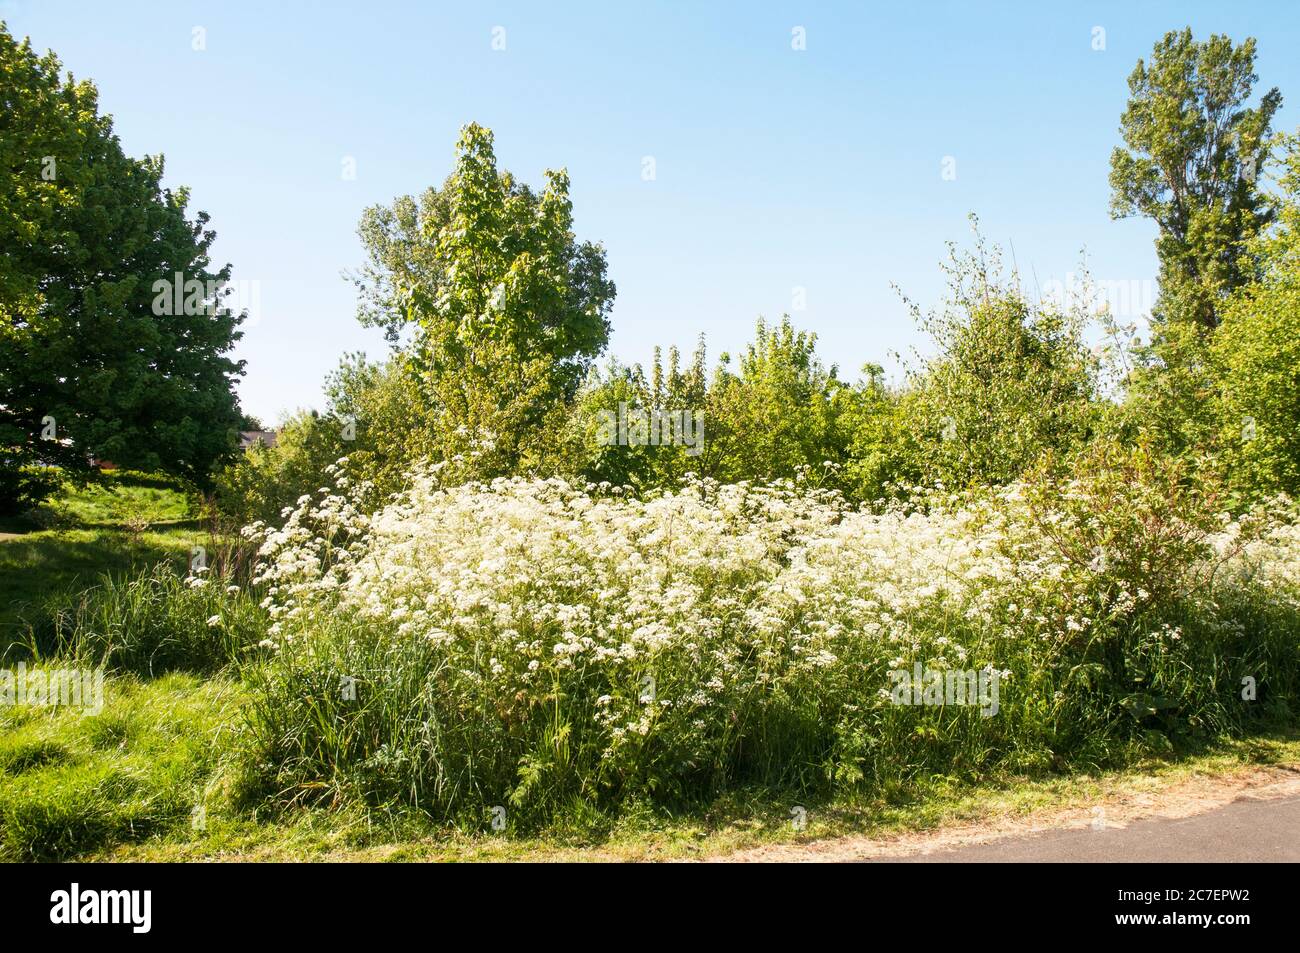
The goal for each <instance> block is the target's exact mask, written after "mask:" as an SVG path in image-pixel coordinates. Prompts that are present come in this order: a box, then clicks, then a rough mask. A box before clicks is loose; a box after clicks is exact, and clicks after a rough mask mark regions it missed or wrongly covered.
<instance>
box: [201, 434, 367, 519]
mask: <svg viewBox="0 0 1300 953" xmlns="http://www.w3.org/2000/svg"><path fill="white" fill-rule="evenodd" d="M345 426H346V422H345V421H342V420H340V419H339V418H337V417H335V416H333V415H330V414H325V415H321V414H318V413H316V412H314V411H310V412H309V411H300V412H299V413H297V414H295V415H293V416H292V417H290V418H289V419H288V420H286V421H285V422H284V424H283V425H282V426H281V427H280V429H279V430H278V431H277V432H276V439H275V445H274V446H272V447H268V446H265V445H262V444H255V445H253V446H251V447H249V448H248V450H246V451H245V452H244V455H243V457H242V458H240V459H238V460H236V461H235V462H234V463H232V464H231V465H230V466H228V467H226V468H225V469H224V470H222V471H221V473H220V474H219V475H218V476H217V480H216V501H217V506H218V508H219V510H220V511H221V514H222V515H223V517H225V519H226V524H227V528H228V529H238V528H239V527H240V526H244V525H246V524H248V523H252V522H253V521H255V520H261V521H263V522H264V523H278V522H279V521H280V520H281V519H282V513H283V511H284V510H285V508H286V507H291V506H293V505H294V504H295V503H296V502H297V501H298V498H299V497H301V496H302V495H303V494H307V493H312V492H313V491H315V490H316V489H317V487H319V486H320V484H321V480H322V479H323V478H324V475H325V468H326V467H328V466H329V465H330V464H332V463H334V462H336V461H337V460H338V459H339V458H340V457H342V456H344V454H346V452H347V448H348V444H347V442H346V441H344V440H343V434H344V427H345Z"/></svg>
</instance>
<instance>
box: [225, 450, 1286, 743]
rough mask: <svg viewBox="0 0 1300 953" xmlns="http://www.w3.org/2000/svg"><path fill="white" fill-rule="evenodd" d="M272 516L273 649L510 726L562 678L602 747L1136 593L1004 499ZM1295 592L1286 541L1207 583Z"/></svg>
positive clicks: (1020, 635)
mask: <svg viewBox="0 0 1300 953" xmlns="http://www.w3.org/2000/svg"><path fill="white" fill-rule="evenodd" d="M356 489H357V490H358V493H357V494H356V495H357V496H358V497H359V495H360V493H359V491H360V488H356ZM286 517H287V518H286V522H285V524H284V526H283V527H281V528H279V529H267V528H265V527H260V526H255V527H250V528H249V529H248V530H247V531H246V532H247V533H248V534H249V535H250V536H254V537H257V538H258V539H260V540H261V549H260V558H261V562H260V569H259V577H258V579H257V581H258V582H259V583H261V584H265V585H266V586H268V590H267V591H268V595H267V600H266V605H267V606H268V608H269V609H270V611H271V613H272V615H273V617H274V619H275V625H274V627H273V629H272V631H271V632H269V633H268V635H269V636H270V637H271V638H272V639H275V640H279V641H283V640H284V639H293V638H297V637H301V635H302V633H304V632H308V631H311V628H312V627H313V626H315V625H319V624H323V620H328V619H331V618H334V619H337V618H348V619H352V620H356V621H359V622H360V623H362V624H364V625H367V626H373V627H375V628H376V629H378V630H380V631H382V632H387V633H390V634H391V637H394V638H412V639H425V640H429V641H430V642H431V643H433V644H435V645H436V646H439V647H445V649H446V650H447V652H448V658H449V659H455V662H454V663H453V664H455V665H457V666H460V668H461V672H462V674H464V675H466V676H467V677H469V678H471V679H476V680H478V682H480V683H481V682H484V681H487V682H494V683H496V684H495V686H494V687H495V690H496V694H497V696H498V697H500V698H502V699H505V701H503V702H501V705H502V706H503V707H502V711H503V713H506V714H503V717H506V716H507V714H508V711H509V709H510V706H512V705H515V704H516V701H514V700H515V699H518V698H522V697H526V696H528V695H530V694H533V695H536V694H538V693H541V692H543V691H544V690H546V689H547V688H548V686H552V685H553V684H555V683H556V681H557V680H561V679H570V680H578V681H582V680H586V682H585V683H586V684H588V685H589V687H590V689H591V694H590V714H591V717H592V718H594V719H596V721H597V722H598V723H599V724H601V725H602V726H603V727H604V728H605V729H607V730H608V731H609V732H610V734H611V737H612V738H613V739H614V742H615V743H617V742H619V741H620V740H621V739H625V738H630V737H633V736H645V735H646V734H647V733H648V732H649V731H650V729H651V728H652V727H653V726H655V725H656V724H657V723H658V722H659V721H661V720H662V719H664V718H667V717H670V716H671V717H680V718H682V719H686V722H684V723H686V724H694V723H695V719H698V718H699V717H701V716H703V715H704V714H706V710H707V709H709V708H714V709H717V708H718V707H722V708H725V707H726V706H727V705H728V704H731V703H733V702H735V700H736V699H737V698H738V697H741V696H743V695H744V694H745V693H747V692H753V691H763V690H770V689H771V688H772V686H773V685H774V684H776V683H778V682H781V681H782V680H787V679H792V678H796V679H797V678H803V679H819V678H828V677H830V676H831V673H832V672H833V671H835V670H836V669H837V667H842V666H849V665H851V666H855V667H856V669H857V670H858V671H859V672H861V670H862V669H863V668H864V666H866V665H868V664H869V663H868V661H866V660H869V659H873V660H877V661H878V663H879V671H880V672H881V673H882V674H881V677H882V678H883V672H884V671H886V670H887V669H891V668H892V669H896V668H901V667H904V666H906V665H910V664H911V663H912V661H914V660H918V659H919V660H922V661H924V662H925V663H926V664H928V665H938V666H942V665H945V664H948V665H952V666H954V667H961V666H964V667H975V666H980V665H988V664H991V663H993V662H995V661H997V660H996V659H994V658H991V657H989V654H988V648H987V647H988V646H989V645H995V644H997V642H998V641H999V640H1002V639H1022V640H1023V639H1042V640H1047V641H1048V642H1049V643H1050V642H1051V641H1053V640H1058V641H1062V640H1070V639H1073V638H1076V637H1078V635H1079V634H1080V633H1085V632H1087V631H1089V630H1090V629H1091V628H1092V627H1093V626H1095V625H1097V624H1099V623H1101V622H1103V621H1106V620H1113V619H1114V618H1117V617H1123V616H1125V615H1126V614H1129V613H1133V612H1136V611H1137V610H1138V609H1139V608H1140V607H1141V606H1142V605H1143V600H1144V599H1146V598H1147V596H1148V593H1147V592H1146V590H1145V589H1144V588H1143V587H1142V586H1141V585H1139V584H1135V583H1133V581H1132V580H1127V581H1126V580H1122V579H1119V580H1116V579H1111V578H1109V577H1107V575H1106V573H1107V568H1106V567H1107V566H1108V565H1109V564H1110V562H1108V560H1107V559H1105V558H1102V557H1101V556H1096V557H1094V558H1091V559H1089V560H1087V561H1083V562H1082V563H1080V562H1079V561H1078V560H1074V561H1072V560H1071V559H1070V558H1069V557H1068V554H1067V553H1063V552H1062V551H1061V549H1060V547H1059V546H1056V545H1054V543H1053V538H1052V532H1051V527H1048V528H1047V529H1046V530H1043V529H1040V528H1036V527H1038V526H1039V523H1036V522H1035V521H1034V520H1032V519H1030V518H1029V517H1028V516H1027V514H1026V504H1024V502H1023V500H1022V498H1021V494H1020V491H1019V489H1018V488H1016V487H1012V488H1010V489H1008V490H1006V491H1004V492H1001V493H999V494H996V495H994V496H992V497H989V498H987V499H985V500H984V502H982V503H980V504H971V505H966V506H955V505H949V506H947V507H945V505H943V504H942V503H940V502H936V501H931V502H930V504H929V506H928V507H927V508H926V510H925V511H924V512H922V511H921V510H918V509H908V508H904V507H897V508H893V509H889V510H887V511H885V512H883V513H873V512H867V511H854V510H851V509H849V508H847V507H846V506H845V505H844V504H843V502H842V501H841V500H840V499H839V498H838V497H836V496H835V495H834V494H831V493H829V492H822V491H812V490H807V489H800V488H796V487H794V486H792V485H790V484H776V485H772V486H759V485H752V484H747V483H740V484H733V485H719V484H717V483H714V482H711V481H707V480H693V481H691V482H689V483H687V484H686V485H685V486H683V487H682V488H681V489H680V490H678V491H676V492H670V493H664V494H662V495H659V496H655V497H653V498H649V499H635V498H632V497H630V496H628V495H626V494H623V493H621V492H619V491H617V490H616V489H614V488H610V487H608V486H601V487H577V486H573V485H571V484H569V483H566V482H564V481H562V480H558V479H551V480H529V479H524V478H512V479H500V480H497V481H494V482H492V483H489V484H481V483H480V484H469V485H464V486H459V487H454V488H444V487H442V486H441V485H440V484H439V480H438V475H437V473H436V472H427V473H425V474H422V475H419V476H417V477H416V478H415V479H414V481H413V485H412V486H411V488H410V490H409V491H408V492H406V493H405V494H403V495H402V496H401V497H399V498H398V499H396V500H395V501H394V502H393V503H391V504H390V505H389V506H387V507H386V508H384V509H382V510H380V511H379V512H377V513H375V514H373V515H371V516H366V515H363V514H362V513H361V512H360V511H359V510H358V509H357V507H356V506H355V505H354V503H353V502H352V495H350V493H349V491H348V490H347V489H346V488H343V489H342V490H340V491H337V492H335V491H330V490H329V489H325V490H323V491H322V492H321V493H320V494H318V498H311V497H303V498H302V500H300V501H299V506H298V507H297V508H296V509H294V510H293V511H292V512H289V513H287V514H286ZM1040 522H1041V521H1040ZM1234 533H1235V528H1234V527H1233V526H1232V525H1228V526H1227V527H1225V530H1224V537H1223V538H1222V539H1220V540H1219V541H1218V545H1219V550H1220V551H1222V552H1227V551H1230V550H1232V545H1231V542H1230V540H1231V539H1232V538H1233V534H1234ZM1209 549H1210V550H1211V552H1213V551H1214V550H1213V547H1209ZM1298 579H1300V528H1297V527H1296V526H1295V525H1290V526H1285V527H1283V528H1281V529H1279V530H1277V531H1276V532H1274V533H1273V534H1272V536H1270V537H1268V538H1267V539H1264V540H1260V541H1258V542H1255V543H1251V544H1250V545H1248V546H1246V547H1245V549H1244V550H1242V551H1241V552H1240V553H1237V554H1236V555H1234V557H1233V560H1232V563H1231V566H1230V567H1229V568H1228V569H1227V570H1225V571H1224V572H1222V574H1221V581H1222V583H1223V584H1225V585H1260V584H1266V585H1270V586H1275V587H1277V589H1278V591H1279V592H1280V593H1283V594H1284V597H1285V598H1287V599H1291V600H1294V597H1295V583H1296V580H1298ZM1093 580H1096V582H1095V584H1094V582H1093ZM1167 631H1168V632H1169V633H1170V635H1169V637H1170V638H1172V639H1176V638H1178V637H1179V635H1178V634H1175V633H1176V631H1177V630H1174V629H1169V630H1167ZM977 644H978V647H977ZM647 683H648V684H650V685H653V686H654V688H652V689H650V690H647ZM881 687H883V684H882V686H881ZM875 695H876V692H875V689H874V688H873V689H872V691H871V692H870V693H868V694H867V695H865V696H862V697H859V698H857V699H855V700H854V703H855V704H856V703H858V702H860V703H862V704H871V703H872V698H873V697H874V696H875Z"/></svg>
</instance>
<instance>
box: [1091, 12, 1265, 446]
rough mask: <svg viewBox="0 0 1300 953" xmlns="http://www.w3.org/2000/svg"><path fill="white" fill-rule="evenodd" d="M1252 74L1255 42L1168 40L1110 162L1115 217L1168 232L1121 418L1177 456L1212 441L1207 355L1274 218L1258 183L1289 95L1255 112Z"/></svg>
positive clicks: (1140, 84)
mask: <svg viewBox="0 0 1300 953" xmlns="http://www.w3.org/2000/svg"><path fill="white" fill-rule="evenodd" d="M1254 65H1255V41H1254V40H1253V39H1247V40H1245V41H1244V42H1242V43H1241V44H1240V45H1237V46H1234V45H1233V43H1232V41H1231V40H1230V39H1229V38H1228V37H1226V36H1218V35H1216V36H1211V37H1210V38H1209V39H1208V40H1206V41H1204V42H1197V41H1196V40H1194V39H1193V38H1192V33H1191V30H1182V31H1180V32H1170V33H1168V34H1166V35H1165V37H1164V38H1163V39H1162V40H1161V41H1160V42H1159V43H1157V44H1156V46H1155V49H1154V51H1153V53H1152V57H1151V61H1150V62H1149V63H1147V62H1143V61H1141V60H1139V61H1138V64H1137V67H1136V68H1135V69H1134V70H1133V73H1132V75H1131V76H1130V77H1129V92H1130V98H1129V102H1128V105H1127V108H1126V109H1125V111H1124V113H1123V115H1122V116H1121V119H1120V131H1121V134H1122V135H1123V138H1124V143H1125V146H1124V147H1116V149H1115V150H1114V152H1113V153H1112V155H1111V171H1110V183H1111V188H1112V190H1113V191H1112V197H1111V214H1112V215H1113V216H1114V217H1116V218H1119V217H1124V216H1129V215H1143V216H1146V217H1148V218H1150V219H1152V220H1153V221H1155V223H1156V225H1157V226H1158V228H1159V231H1158V234H1157V236H1156V253H1157V256H1158V257H1159V261H1160V296H1159V299H1158V300H1157V302H1156V304H1155V306H1154V308H1153V309H1152V316H1151V318H1152V322H1151V323H1152V328H1151V342H1150V345H1149V346H1147V347H1144V348H1139V349H1138V352H1137V355H1136V356H1137V358H1138V366H1137V367H1136V369H1135V371H1134V373H1133V375H1132V378H1131V380H1130V382H1129V384H1130V387H1129V400H1128V406H1127V407H1126V412H1125V415H1124V417H1123V419H1124V420H1125V422H1126V425H1127V429H1129V430H1135V431H1140V432H1143V433H1145V434H1147V435H1149V436H1150V437H1152V438H1154V439H1156V440H1157V441H1158V442H1159V444H1160V445H1161V446H1163V447H1164V448H1165V449H1166V451H1168V452H1172V453H1176V454H1191V455H1198V454H1201V453H1203V452H1205V451H1207V450H1209V449H1210V448H1211V447H1212V445H1213V443H1214V439H1215V434H1214V429H1215V420H1216V411H1215V409H1214V408H1215V401H1216V399H1217V394H1218V382H1217V381H1216V379H1215V376H1214V370H1213V368H1212V367H1211V365H1210V361H1209V350H1210V347H1211V343H1212V340H1213V337H1214V331H1215V329H1216V328H1217V327H1218V325H1219V323H1220V320H1221V316H1222V310H1223V307H1224V303H1225V302H1226V301H1227V300H1228V298H1229V296H1230V295H1231V294H1232V293H1233V292H1234V290H1236V289H1237V288H1239V287H1241V285H1242V283H1243V282H1244V281H1245V280H1246V278H1247V276H1248V275H1249V274H1250V272H1251V270H1252V268H1253V264H1252V263H1251V261H1250V255H1249V248H1250V241H1251V239H1253V238H1254V237H1255V236H1257V235H1258V234H1260V232H1261V231H1262V230H1263V229H1264V228H1266V227H1267V225H1268V223H1269V222H1270V221H1271V218H1272V209H1271V207H1270V203H1269V202H1268V201H1267V198H1266V196H1265V195H1264V193H1263V192H1262V190H1261V189H1260V188H1259V185H1258V182H1259V178H1260V173H1261V172H1262V170H1263V167H1264V164H1265V162H1266V160H1267V158H1268V155H1269V139H1270V132H1269V130H1270V126H1271V124H1272V120H1273V116H1274V114H1275V113H1276V112H1277V109H1278V107H1279V106H1280V105H1281V103H1282V96H1281V94H1280V93H1279V92H1278V91H1277V90H1276V89H1272V90H1269V91H1268V92H1267V93H1265V94H1264V96H1263V97H1261V99H1260V101H1259V103H1258V105H1256V106H1251V105H1250V104H1249V103H1250V99H1251V92H1252V90H1253V88H1254V85H1255V83H1256V81H1257V80H1258V77H1257V76H1256V75H1255V72H1254Z"/></svg>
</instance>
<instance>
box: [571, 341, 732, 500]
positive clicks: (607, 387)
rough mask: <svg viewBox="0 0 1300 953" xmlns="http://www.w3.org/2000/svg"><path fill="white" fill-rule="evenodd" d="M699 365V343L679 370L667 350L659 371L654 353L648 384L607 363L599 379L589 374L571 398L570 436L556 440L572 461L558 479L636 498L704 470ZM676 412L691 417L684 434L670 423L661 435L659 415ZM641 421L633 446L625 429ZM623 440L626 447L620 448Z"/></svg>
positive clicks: (705, 435)
mask: <svg viewBox="0 0 1300 953" xmlns="http://www.w3.org/2000/svg"><path fill="white" fill-rule="evenodd" d="M704 360H705V351H704V338H703V336H701V338H700V343H699V346H698V347H697V348H696V350H695V354H694V356H693V358H692V360H691V365H690V367H688V368H686V369H685V370H683V369H682V368H681V366H680V365H681V357H680V355H679V353H678V351H677V348H675V347H673V348H669V350H668V367H667V370H666V371H665V368H664V366H663V361H662V358H661V352H660V349H659V348H657V347H656V348H655V352H654V362H653V364H652V366H651V376H650V380H646V375H645V371H644V370H643V369H642V368H641V366H640V365H633V366H631V367H626V366H624V365H621V364H619V363H618V362H617V361H612V360H611V361H610V363H609V366H608V368H607V369H606V371H605V373H604V374H603V375H602V374H601V373H599V372H596V371H593V373H592V375H591V377H590V378H589V379H588V381H587V383H586V385H585V386H584V387H583V389H582V390H581V391H580V392H579V395H578V400H577V402H576V406H575V412H574V419H573V428H572V429H573V432H571V433H569V434H566V435H564V438H563V439H566V440H567V441H568V442H569V444H570V445H571V446H572V448H573V449H572V451H571V452H570V454H569V457H570V459H572V460H574V461H575V462H574V463H571V464H569V465H568V466H566V467H565V469H564V471H563V472H567V473H575V474H581V475H582V476H584V477H586V478H587V479H589V480H591V481H593V482H596V483H599V482H607V483H610V484H612V485H614V486H628V487H633V488H635V489H640V490H648V489H652V488H655V487H663V486H675V485H677V484H679V483H680V482H681V480H682V479H683V478H684V477H685V475H686V474H687V473H691V472H703V471H704V469H705V468H706V467H707V466H708V458H707V457H705V456H704V455H703V454H704V452H705V450H706V449H707V447H708V440H709V435H710V431H709V417H708V409H707V401H708V397H707V384H706V372H705V367H704ZM683 412H685V413H688V414H690V415H691V419H690V426H689V427H686V428H685V429H682V428H683V427H684V425H682V424H676V425H673V424H671V423H670V424H669V425H668V426H666V427H665V425H664V419H665V418H664V415H680V414H681V413H683ZM650 414H658V415H660V416H659V418H658V419H659V431H658V433H657V434H652V433H651V432H650V429H649V420H650V417H649V415H650ZM642 415H644V420H645V421H646V422H647V428H646V434H645V436H646V442H644V443H640V444H638V443H637V442H636V441H635V440H634V439H633V435H632V433H631V425H630V424H629V423H627V421H629V420H631V419H633V418H637V417H641V416H642ZM676 419H677V420H681V419H682V418H681V417H680V416H677V417H676ZM673 426H677V427H678V428H679V430H680V431H681V436H679V437H678V438H674V436H673V433H674V432H673V429H672V427H673ZM687 431H689V432H687ZM624 432H627V436H626V439H627V441H628V442H627V443H626V444H624V443H621V442H620V441H621V440H623V439H624V437H623V436H622V434H623V433H624ZM688 444H689V445H688Z"/></svg>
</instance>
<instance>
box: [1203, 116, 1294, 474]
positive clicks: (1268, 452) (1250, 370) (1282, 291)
mask: <svg viewBox="0 0 1300 953" xmlns="http://www.w3.org/2000/svg"><path fill="white" fill-rule="evenodd" d="M1281 154H1282V156H1283V162H1282V166H1283V170H1284V171H1283V174H1282V176H1281V177H1280V179H1279V183H1280V185H1281V194H1280V197H1279V202H1278V208H1279V212H1280V213H1279V216H1278V220H1277V227H1276V228H1275V229H1273V230H1271V231H1270V232H1268V233H1265V234H1264V235H1262V236H1261V237H1260V238H1258V239H1257V240H1256V241H1255V242H1254V243H1253V247H1252V251H1253V252H1254V256H1255V259H1256V260H1257V261H1258V262H1259V268H1258V272H1257V275H1256V277H1255V278H1254V280H1252V281H1251V282H1249V283H1248V284H1246V285H1243V286H1242V287H1241V288H1240V289H1238V291H1237V292H1236V293H1235V294H1234V295H1233V296H1232V298H1231V299H1229V301H1228V302H1227V304H1226V306H1225V307H1224V309H1223V323H1222V325H1221V326H1220V328H1219V330H1218V332H1217V333H1216V335H1215V340H1214V348H1213V356H1214V366H1215V370H1216V376H1217V379H1219V380H1220V381H1221V382H1222V401H1221V402H1220V404H1219V405H1218V407H1219V437H1220V440H1221V446H1222V448H1223V452H1224V455H1225V457H1226V459H1227V461H1228V463H1229V467H1228V471H1229V475H1230V478H1231V480H1232V482H1233V485H1234V487H1235V489H1237V490H1238V492H1239V493H1241V494H1243V495H1245V496H1247V497H1253V496H1256V495H1258V494H1261V493H1275V492H1279V491H1280V492H1285V493H1288V494H1290V495H1291V496H1300V134H1297V135H1293V136H1289V137H1285V138H1284V139H1283V140H1282V143H1281Z"/></svg>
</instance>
